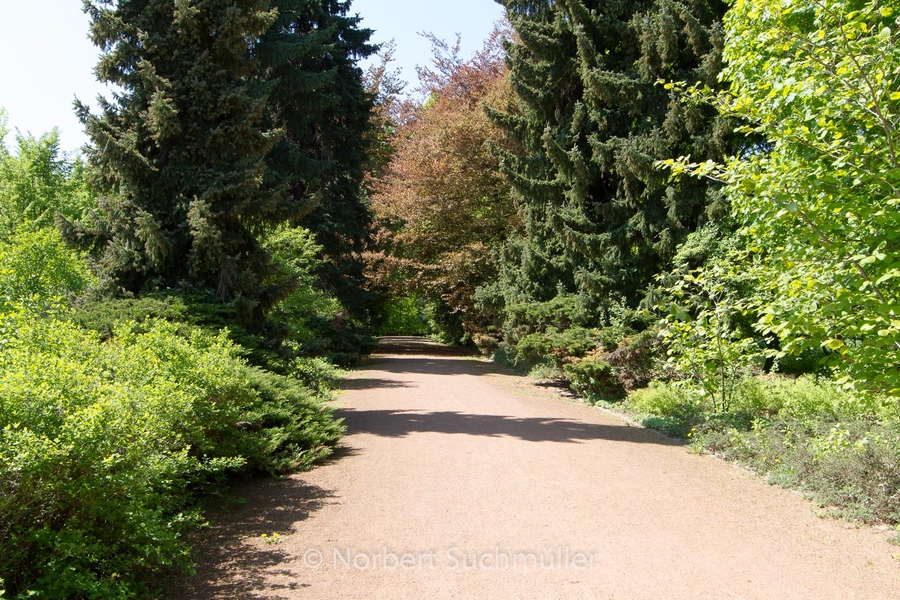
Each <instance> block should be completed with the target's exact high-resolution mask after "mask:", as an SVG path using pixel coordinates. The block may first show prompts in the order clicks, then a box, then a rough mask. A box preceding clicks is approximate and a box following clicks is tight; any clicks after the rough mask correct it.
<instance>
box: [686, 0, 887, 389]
mask: <svg viewBox="0 0 900 600" xmlns="http://www.w3.org/2000/svg"><path fill="white" fill-rule="evenodd" d="M898 16H900V5H898V4H897V3H896V2H865V1H852V0H847V1H845V0H841V1H833V0H823V1H818V0H816V1H814V0H802V1H799V2H793V3H791V4H789V5H787V4H784V3H782V2H778V1H775V0H772V1H768V0H767V1H763V2H752V3H751V2H742V1H740V2H737V3H736V4H735V6H734V8H733V10H732V11H731V12H730V13H729V15H728V18H727V20H726V24H727V45H726V49H725V57H726V59H727V61H728V66H727V68H726V70H725V73H724V75H725V77H726V78H727V79H728V80H729V81H730V82H731V87H730V93H728V94H724V95H720V96H718V97H716V98H715V99H714V100H715V102H717V103H718V104H719V106H720V108H721V110H722V111H723V112H724V113H725V114H730V115H736V116H738V117H741V118H743V119H746V120H747V122H749V123H751V126H750V128H751V129H752V131H754V132H756V133H758V134H761V135H762V136H764V137H765V139H766V144H765V145H763V146H760V147H758V148H756V149H755V151H753V152H749V153H747V154H745V155H744V156H739V157H736V158H735V159H733V160H732V161H731V162H729V163H728V164H726V165H725V166H724V167H723V166H720V165H716V164H713V163H705V164H704V163H690V162H689V161H682V162H681V163H679V164H677V166H676V170H677V171H685V170H687V171H690V172H691V173H692V174H694V175H696V174H703V175H708V176H710V177H715V178H719V179H723V180H725V181H727V182H728V184H729V187H728V192H729V197H730V199H731V202H732V203H733V205H734V208H735V212H736V215H737V216H739V217H740V218H741V219H742V221H743V224H744V234H745V235H746V237H747V239H748V244H749V246H750V249H751V250H753V251H755V252H756V253H757V254H759V255H760V256H761V258H762V263H761V267H760V272H759V274H758V280H759V281H760V282H761V284H762V285H764V286H765V289H764V292H765V293H763V294H759V295H758V296H757V297H756V307H755V310H756V311H757V314H758V315H759V322H758V324H757V326H758V329H759V330H760V331H761V332H763V333H765V334H767V335H772V336H776V337H777V338H778V340H779V341H780V350H779V353H780V354H800V353H802V352H804V351H819V350H821V349H824V350H825V351H826V352H828V353H829V362H830V364H832V365H833V366H837V367H839V368H841V369H842V370H843V372H844V378H843V381H844V382H845V383H847V384H848V385H853V384H855V385H858V386H861V387H863V388H868V389H874V390H877V391H879V392H882V393H888V394H891V395H894V396H898V395H900V370H898V368H897V364H898V356H900V294H898V290H900V286H898V285H897V283H898V280H900V269H898V267H897V260H898V258H900V256H898V243H900V242H898V236H900V221H898V216H897V215H898V211H897V206H898V204H900V162H898V150H897V147H898V141H897V126H898V124H900V92H898V91H897V90H898V85H900V79H898V73H900V22H898ZM701 96H702V94H701Z"/></svg>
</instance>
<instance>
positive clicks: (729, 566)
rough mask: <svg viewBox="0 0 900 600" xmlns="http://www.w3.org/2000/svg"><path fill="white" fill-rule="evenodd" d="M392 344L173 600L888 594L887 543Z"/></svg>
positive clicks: (757, 485) (489, 370)
mask: <svg viewBox="0 0 900 600" xmlns="http://www.w3.org/2000/svg"><path fill="white" fill-rule="evenodd" d="M390 343H391V345H390V346H388V347H386V351H387V352H392V354H391V355H379V356H375V357H374V358H373V359H372V360H371V361H370V362H369V364H367V365H366V366H365V367H363V368H361V369H359V370H357V371H355V372H354V373H353V374H352V375H351V378H350V380H348V381H347V382H346V383H345V385H344V390H345V391H344V393H343V394H342V395H340V396H339V404H340V406H341V412H342V416H344V417H345V419H346V422H347V426H348V436H347V438H346V439H345V440H344V442H343V449H342V450H340V451H339V452H338V456H337V457H336V459H335V460H332V461H330V462H329V463H328V464H326V465H324V466H322V467H320V468H318V469H316V470H314V471H312V472H309V473H302V474H298V475H295V476H292V477H290V478H288V479H286V480H283V481H252V482H248V483H246V484H245V485H243V486H241V488H240V490H239V491H240V494H241V495H243V496H244V497H246V498H247V502H246V504H244V505H239V506H236V507H232V508H229V509H228V510H227V511H219V512H217V513H215V514H213V515H212V520H213V523H214V526H213V528H212V529H211V530H208V531H207V532H206V533H205V534H204V535H203V537H202V539H201V542H200V546H199V550H198V556H197V558H198V560H199V562H200V564H199V565H198V574H197V576H195V577H193V578H191V579H189V580H188V581H187V582H186V583H184V584H178V585H177V586H174V587H173V589H172V590H171V594H172V597H179V596H180V597H184V598H317V599H351V598H389V599H396V598H414V599H429V598H481V599H488V598H490V599H493V598H497V599H507V598H535V599H537V598H548V599H549V598H585V599H587V598H622V599H637V598H661V599H675V598H691V599H696V598H710V599H720V598H742V599H749V598H766V599H775V598H778V599H788V598H809V599H817V600H818V599H827V598H835V599H837V598H840V599H849V598H860V599H867V600H875V599H880V598H884V599H888V598H891V599H896V598H898V597H900V560H898V558H897V556H898V550H900V549H898V548H897V547H896V546H892V545H890V544H888V543H887V542H886V539H887V537H888V534H887V533H886V532H881V531H877V530H874V529H871V528H860V529H854V528H850V527H849V526H848V525H847V524H846V523H842V522H839V521H833V520H826V519H821V518H818V517H816V516H815V515H814V514H813V506H812V505H811V504H810V503H808V502H806V501H804V500H803V499H802V498H801V497H799V496H798V495H797V494H795V493H792V492H788V491H785V490H782V489H780V488H776V487H773V486H769V485H766V484H765V483H764V482H763V481H761V480H759V479H758V478H755V477H753V476H751V475H749V474H747V473H746V472H745V471H743V470H742V469H738V468H736V467H734V466H732V465H730V464H728V463H725V462H723V461H720V460H718V459H715V458H712V457H704V456H697V455H694V454H692V453H690V452H689V451H688V450H687V449H686V448H684V447H683V446H680V445H677V444H675V443H673V442H671V441H669V440H667V439H665V438H662V437H660V436H658V435H656V434H655V433H653V432H651V431H647V430H643V429H640V428H637V427H632V426H629V425H628V424H626V423H624V422H622V421H620V420H619V419H617V418H615V417H613V416H610V415H608V414H606V413H604V412H602V411H600V410H597V409H593V408H590V407H588V406H585V405H583V404H580V403H577V402H573V401H570V400H566V399H563V398H560V397H559V396H558V395H556V394H554V393H553V392H552V391H549V390H546V389H543V388H540V387H537V386H535V385H533V384H532V383H530V381H529V380H527V379H526V378H522V377H516V376H514V375H510V374H508V373H507V372H505V371H503V370H502V369H499V368H498V367H496V366H494V365H492V364H490V363H487V362H483V361H478V360H475V359H472V358H468V357H459V356H452V355H451V353H448V352H446V351H444V352H442V353H441V352H439V351H440V350H441V349H440V348H433V347H428V346H425V345H424V344H422V343H419V344H418V345H415V342H408V341H404V340H391V341H390ZM411 343H412V344H413V345H412V346H411V345H410V344H411ZM263 533H267V534H268V535H270V536H271V535H272V534H273V533H278V534H279V536H280V538H279V542H278V543H276V544H272V543H266V542H265V541H263V539H262V538H261V537H260V536H261V534H263Z"/></svg>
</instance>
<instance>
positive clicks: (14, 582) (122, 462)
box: [0, 311, 340, 598]
mask: <svg viewBox="0 0 900 600" xmlns="http://www.w3.org/2000/svg"><path fill="white" fill-rule="evenodd" d="M0 339H2V341H0V345H2V350H0V372H2V374H3V375H2V377H0V578H2V579H3V583H4V584H5V588H6V590H7V592H11V593H12V594H13V595H15V594H18V593H25V592H27V591H32V592H40V594H41V595H42V597H48V598H73V597H85V598H120V597H127V596H131V595H135V594H138V595H146V591H147V588H146V587H144V585H145V584H142V583H141V582H142V581H148V580H152V579H153V578H152V574H153V573H155V572H158V571H159V570H160V569H165V568H167V567H168V566H169V565H187V564H188V557H187V549H186V546H185V544H184V542H183V541H182V540H181V539H180V534H181V532H182V531H183V530H184V529H185V527H187V526H190V525H192V524H195V523H197V522H198V518H199V517H198V515H197V514H196V513H194V512H193V511H191V510H190V509H189V502H190V500H191V498H192V496H193V495H194V494H195V493H196V492H197V491H198V490H200V489H202V488H203V487H204V486H206V485H208V484H209V483H210V482H212V481H214V480H215V479H216V478H219V477H220V476H221V475H222V474H224V473H226V472H229V471H233V470H235V469H248V468H253V469H270V470H283V469H291V468H296V467H298V466H305V465H308V464H310V462H311V461H313V460H315V459H316V458H318V457H320V456H322V455H323V454H325V453H327V448H328V446H330V445H332V444H333V443H334V440H335V439H336V437H337V435H339V433H340V428H339V426H338V425H337V424H335V423H334V422H333V421H332V419H331V416H330V414H329V413H328V412H327V411H323V410H322V409H321V406H320V405H319V403H318V402H317V401H316V400H315V399H314V398H312V397H311V396H310V394H309V392H307V391H306V390H305V389H304V388H302V386H300V385H299V384H297V383H296V382H294V381H292V380H290V379H288V378H284V377H279V376H276V375H273V374H271V373H264V372H262V371H259V370H257V369H251V368H248V367H246V366H245V364H244V363H243V361H242V360H241V359H239V358H238V357H237V353H238V349H237V348H236V347H234V346H233V345H232V344H231V343H230V342H228V341H227V340H226V338H225V336H224V334H222V335H219V336H218V337H212V336H210V335H208V334H205V333H201V332H199V331H195V332H194V333H192V334H191V335H190V336H189V337H188V338H184V337H182V336H179V335H176V327H175V326H174V325H170V324H165V323H162V322H152V323H148V324H146V325H145V327H144V328H143V333H135V332H134V330H133V329H131V328H129V327H128V326H123V327H121V328H119V329H118V330H117V331H116V335H115V336H114V337H113V339H112V340H110V341H109V342H101V341H100V340H99V338H98V336H97V335H96V334H87V333H84V332H83V330H80V329H78V328H77V327H76V326H74V325H72V324H70V323H68V322H66V321H63V320H59V319H56V318H38V317H37V316H36V315H34V314H31V313H29V312H26V311H18V312H12V313H7V314H5V315H3V316H0ZM142 590H143V591H142Z"/></svg>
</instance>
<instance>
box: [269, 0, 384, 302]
mask: <svg viewBox="0 0 900 600" xmlns="http://www.w3.org/2000/svg"><path fill="white" fill-rule="evenodd" d="M273 4H274V5H275V6H276V8H277V9H278V18H277V20H276V22H275V26H274V27H273V28H271V29H270V30H269V31H268V32H267V33H266V35H265V36H263V39H262V42H261V44H260V45H261V56H262V60H263V65H264V67H265V69H266V75H267V77H268V78H269V79H271V80H274V81H276V82H277V83H276V84H275V86H274V88H273V90H272V96H271V102H270V105H271V114H270V117H271V119H272V121H273V125H274V126H277V127H280V128H282V130H283V131H284V136H283V138H282V139H281V141H280V142H279V144H278V145H277V146H276V148H275V149H274V150H273V152H272V153H271V155H270V158H269V165H270V168H271V170H272V171H273V172H274V173H280V174H281V177H282V178H283V179H285V180H287V181H289V189H288V190H287V199H288V202H287V207H288V209H289V212H288V214H286V215H285V216H286V217H287V218H288V220H289V221H290V222H291V223H292V224H298V223H299V224H302V225H303V226H305V227H307V228H309V229H310V230H311V231H313V232H314V233H315V234H316V240H317V241H318V243H319V244H320V245H321V246H322V247H323V256H322V258H324V259H325V261H324V262H323V267H322V268H321V270H320V273H319V274H320V276H321V277H322V278H323V280H324V281H325V283H326V284H327V285H328V286H329V287H330V288H331V291H333V292H334V293H335V294H336V296H337V297H338V299H340V300H341V302H342V304H343V305H344V306H345V307H347V308H348V309H349V310H350V311H351V312H352V313H353V314H354V315H355V316H356V317H359V318H363V317H365V316H366V312H367V309H368V304H369V302H371V300H372V298H370V297H369V295H368V294H367V293H366V292H365V291H364V289H363V288H364V283H365V278H364V276H363V265H362V261H361V259H360V255H361V252H362V251H363V249H364V248H365V244H366V242H367V240H368V238H369V233H370V228H371V222H372V215H371V213H370V211H369V209H368V205H367V203H366V201H365V196H364V187H363V177H364V172H365V168H366V161H367V158H368V152H369V150H370V136H369V135H368V133H369V128H370V126H371V115H372V108H373V102H374V98H373V96H372V94H370V93H368V92H367V90H366V89H365V86H364V83H363V74H362V71H361V70H360V69H359V67H358V66H357V61H358V60H360V59H363V58H366V57H368V56H370V55H371V54H373V53H374V52H375V51H376V47H375V46H372V45H370V44H369V43H368V39H369V36H370V34H371V31H370V30H368V29H359V28H358V26H359V21H360V19H359V17H357V16H354V15H350V14H349V10H350V2H346V1H344V2H339V1H336V0H275V1H274V2H273Z"/></svg>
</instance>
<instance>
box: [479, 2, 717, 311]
mask: <svg viewBox="0 0 900 600" xmlns="http://www.w3.org/2000/svg"><path fill="white" fill-rule="evenodd" d="M505 4H506V6H507V8H508V10H509V16H510V20H511V22H512V24H513V27H514V28H515V30H516V32H517V34H518V35H519V40H518V41H517V42H515V43H512V44H510V45H509V48H508V49H509V55H510V56H509V67H510V71H511V77H512V84H513V87H514V89H515V90H516V92H517V94H518V95H519V98H520V100H521V103H522V105H523V107H524V116H522V117H517V116H513V115H510V114H501V113H496V112H494V113H493V116H494V118H495V119H496V121H497V122H498V123H499V124H500V125H501V126H502V127H504V128H505V129H506V130H507V132H508V133H509V134H510V135H511V136H512V137H513V138H514V139H515V140H516V141H517V142H518V144H519V145H520V146H521V147H522V148H524V150H525V153H524V154H523V155H514V154H509V153H507V154H504V155H502V158H503V169H504V171H505V173H506V174H507V176H508V177H509V179H510V181H511V183H512V184H513V186H514V188H515V189H516V191H517V193H518V196H519V203H520V206H521V209H522V211H523V213H524V217H525V222H524V225H525V230H524V234H523V235H522V236H521V237H518V238H516V239H513V240H512V241H511V242H510V244H508V246H507V248H506V250H505V252H504V255H503V260H502V262H503V264H504V266H505V270H506V273H505V274H504V275H503V276H502V277H501V282H502V285H501V286H500V289H497V290H496V291H495V294H499V295H501V296H502V298H503V300H501V301H499V304H500V305H501V306H500V308H501V310H502V305H503V304H504V303H505V304H506V305H510V304H519V303H524V302H547V301H549V300H551V299H552V298H554V297H556V296H558V295H563V294H577V295H579V296H583V297H584V298H585V299H586V300H585V302H586V305H587V306H588V307H589V308H591V309H592V310H596V309H598V308H602V306H603V305H604V304H605V303H606V302H607V301H608V300H609V299H610V298H611V297H612V296H613V295H615V296H616V297H618V296H620V295H624V296H625V297H626V299H627V300H628V302H629V303H630V304H632V305H633V304H635V303H636V302H637V301H638V300H640V299H641V297H642V296H643V294H644V291H645V288H646V286H647V285H648V284H649V283H650V282H651V281H652V279H653V277H654V276H655V275H656V274H657V273H659V272H660V271H662V270H663V269H665V268H667V266H668V265H669V261H671V259H672V257H673V256H674V253H675V250H676V247H677V246H678V244H679V243H680V242H681V241H682V240H683V239H684V238H685V236H686V235H687V234H688V233H690V232H691V231H693V230H694V229H695V228H696V227H697V226H698V225H699V224H700V223H702V221H703V220H704V218H705V213H706V207H707V205H708V204H709V202H710V187H709V185H708V184H707V183H706V182H703V181H699V180H684V181H681V182H678V183H672V182H669V181H667V179H666V176H665V174H664V173H663V172H662V171H661V170H660V169H658V168H656V167H655V166H654V162H655V161H656V160H660V159H666V158H674V157H677V156H680V155H683V154H691V155H692V156H694V157H698V158H701V157H702V159H703V160H706V159H717V158H721V157H722V156H724V155H725V154H726V153H727V152H728V151H729V150H731V149H732V147H731V145H730V139H731V138H732V136H733V134H732V132H731V129H730V128H729V127H727V126H726V123H725V122H724V121H723V120H722V119H720V118H719V117H717V115H716V113H715V111H714V110H713V109H712V108H711V107H685V106H682V105H681V103H679V102H678V101H677V100H676V99H675V98H674V97H672V96H671V95H670V93H669V92H668V91H666V90H665V89H664V88H663V86H662V85H660V84H658V80H659V79H661V78H662V79H667V80H677V81H689V82H691V83H693V82H697V81H700V82H702V83H705V84H708V85H710V86H712V87H716V86H717V85H718V83H717V79H716V78H717V75H718V72H719V70H720V68H721V60H720V55H721V50H722V43H723V38H722V27H721V25H720V20H721V18H722V15H724V13H725V10H726V3H724V2H718V1H716V0H712V1H707V0H694V1H690V2H684V3H682V2H674V1H670V0H656V1H649V0H645V1H640V2H624V1H613V2H608V1H604V2H592V1H588V2H583V1H580V0H567V1H565V2H553V3H549V2H547V3H530V2H528V3H523V2H516V1H510V2H506V3H505Z"/></svg>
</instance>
